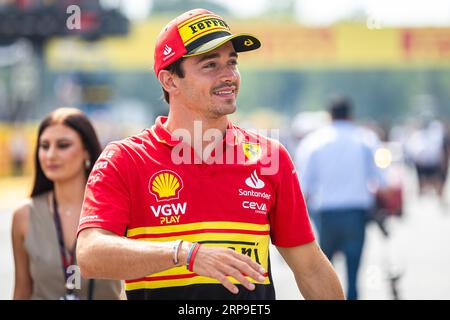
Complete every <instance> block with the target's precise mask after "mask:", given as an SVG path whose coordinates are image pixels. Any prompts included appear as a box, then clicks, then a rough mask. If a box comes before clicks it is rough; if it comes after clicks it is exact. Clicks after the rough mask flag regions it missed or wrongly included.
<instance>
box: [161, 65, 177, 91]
mask: <svg viewBox="0 0 450 320" xmlns="http://www.w3.org/2000/svg"><path fill="white" fill-rule="evenodd" d="M158 80H159V83H160V84H161V86H162V87H163V89H164V90H166V91H167V92H173V91H174V90H176V89H177V86H176V84H175V81H174V74H173V73H170V72H169V71H167V70H161V71H160V72H159V74H158Z"/></svg>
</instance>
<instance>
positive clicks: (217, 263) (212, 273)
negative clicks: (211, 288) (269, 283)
mask: <svg viewBox="0 0 450 320" xmlns="http://www.w3.org/2000/svg"><path fill="white" fill-rule="evenodd" d="M183 251H185V250H183ZM183 256H184V261H185V260H186V257H187V251H185V254H184V255H183ZM193 271H194V272H195V273H196V274H198V275H200V276H206V277H210V278H214V279H217V280H219V281H220V282H221V283H222V284H223V286H224V287H225V288H227V289H228V290H229V291H230V292H232V293H234V294H237V293H238V292H239V289H238V288H237V287H236V286H235V285H234V284H233V283H232V282H231V281H230V280H228V279H227V276H231V277H233V278H235V279H236V280H237V281H239V282H240V283H241V284H242V285H243V286H244V287H246V288H247V289H248V290H254V289H255V285H254V284H253V283H252V282H250V281H249V280H248V279H247V278H246V276H248V277H250V278H252V279H253V280H255V281H257V282H264V280H265V276H264V273H265V270H264V268H263V267H262V266H260V265H259V264H258V263H256V262H255V261H253V260H252V259H251V258H250V257H248V256H246V255H243V254H240V253H237V252H235V251H234V250H232V249H229V248H222V247H207V246H201V247H200V249H199V250H198V252H197V255H196V256H195V260H194V266H193Z"/></svg>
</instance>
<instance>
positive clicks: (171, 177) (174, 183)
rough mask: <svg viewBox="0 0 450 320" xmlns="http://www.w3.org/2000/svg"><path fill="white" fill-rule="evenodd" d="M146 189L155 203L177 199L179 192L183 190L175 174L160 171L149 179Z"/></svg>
mask: <svg viewBox="0 0 450 320" xmlns="http://www.w3.org/2000/svg"><path fill="white" fill-rule="evenodd" d="M148 189H149V192H150V193H151V194H153V195H154V196H155V197H156V200H157V201H165V200H172V199H178V197H179V194H180V191H181V189H183V181H182V180H181V178H180V176H179V175H178V174H176V173H175V172H173V171H170V170H162V171H158V172H157V173H155V174H154V175H153V176H152V177H151V178H150V181H149V183H148Z"/></svg>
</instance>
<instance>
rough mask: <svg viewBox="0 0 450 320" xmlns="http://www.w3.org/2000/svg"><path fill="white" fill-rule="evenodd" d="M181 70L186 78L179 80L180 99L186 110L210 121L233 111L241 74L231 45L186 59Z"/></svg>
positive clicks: (227, 44)
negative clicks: (199, 114)
mask: <svg viewBox="0 0 450 320" xmlns="http://www.w3.org/2000/svg"><path fill="white" fill-rule="evenodd" d="M182 68H183V70H184V74H185V77H184V78H178V81H179V89H180V91H179V92H180V96H179V98H180V101H182V103H183V104H184V106H185V107H187V108H189V109H191V110H192V111H193V112H198V113H201V114H202V115H203V116H206V117H208V118H212V119H217V118H219V117H221V116H224V115H227V114H231V113H233V112H234V111H235V110H236V99H237V94H238V91H239V85H240V74H239V71H238V69H237V54H236V52H235V51H234V48H233V45H232V43H231V42H227V43H225V44H224V45H222V46H220V47H219V48H217V49H215V50H213V51H210V52H208V53H205V54H201V55H198V56H193V57H189V58H186V59H185V61H184V62H183V63H182Z"/></svg>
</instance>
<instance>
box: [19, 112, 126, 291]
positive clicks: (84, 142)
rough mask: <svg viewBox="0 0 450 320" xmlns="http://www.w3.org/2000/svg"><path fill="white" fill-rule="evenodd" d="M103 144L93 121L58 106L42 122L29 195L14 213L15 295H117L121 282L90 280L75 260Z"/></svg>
mask: <svg viewBox="0 0 450 320" xmlns="http://www.w3.org/2000/svg"><path fill="white" fill-rule="evenodd" d="M100 152H101V147H100V143H99V140H98V138H97V135H96V133H95V130H94V128H93V126H92V124H91V123H90V121H89V119H88V118H87V117H86V115H84V113H82V112H81V111H80V110H78V109H73V108H60V109H56V110H55V111H53V112H51V113H50V114H49V115H47V117H46V118H45V119H44V120H43V121H42V122H41V124H40V126H39V130H38V137H37V144H36V150H35V178H34V184H33V189H32V192H31V199H30V200H29V201H27V202H26V203H25V204H23V205H22V206H20V207H19V208H17V209H16V210H15V211H14V217H13V224H12V241H13V252H14V261H15V285H14V299H83V300H84V299H118V298H119V296H120V291H121V283H120V282H119V281H111V280H95V281H94V280H87V279H84V278H82V277H81V275H80V272H79V269H78V267H77V266H76V261H75V243H76V232H77V227H78V223H79V218H80V212H81V206H82V202H83V195H84V189H85V185H86V181H87V178H88V176H89V173H90V172H91V170H92V166H93V164H94V163H95V161H96V160H97V158H98V156H99V155H100Z"/></svg>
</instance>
